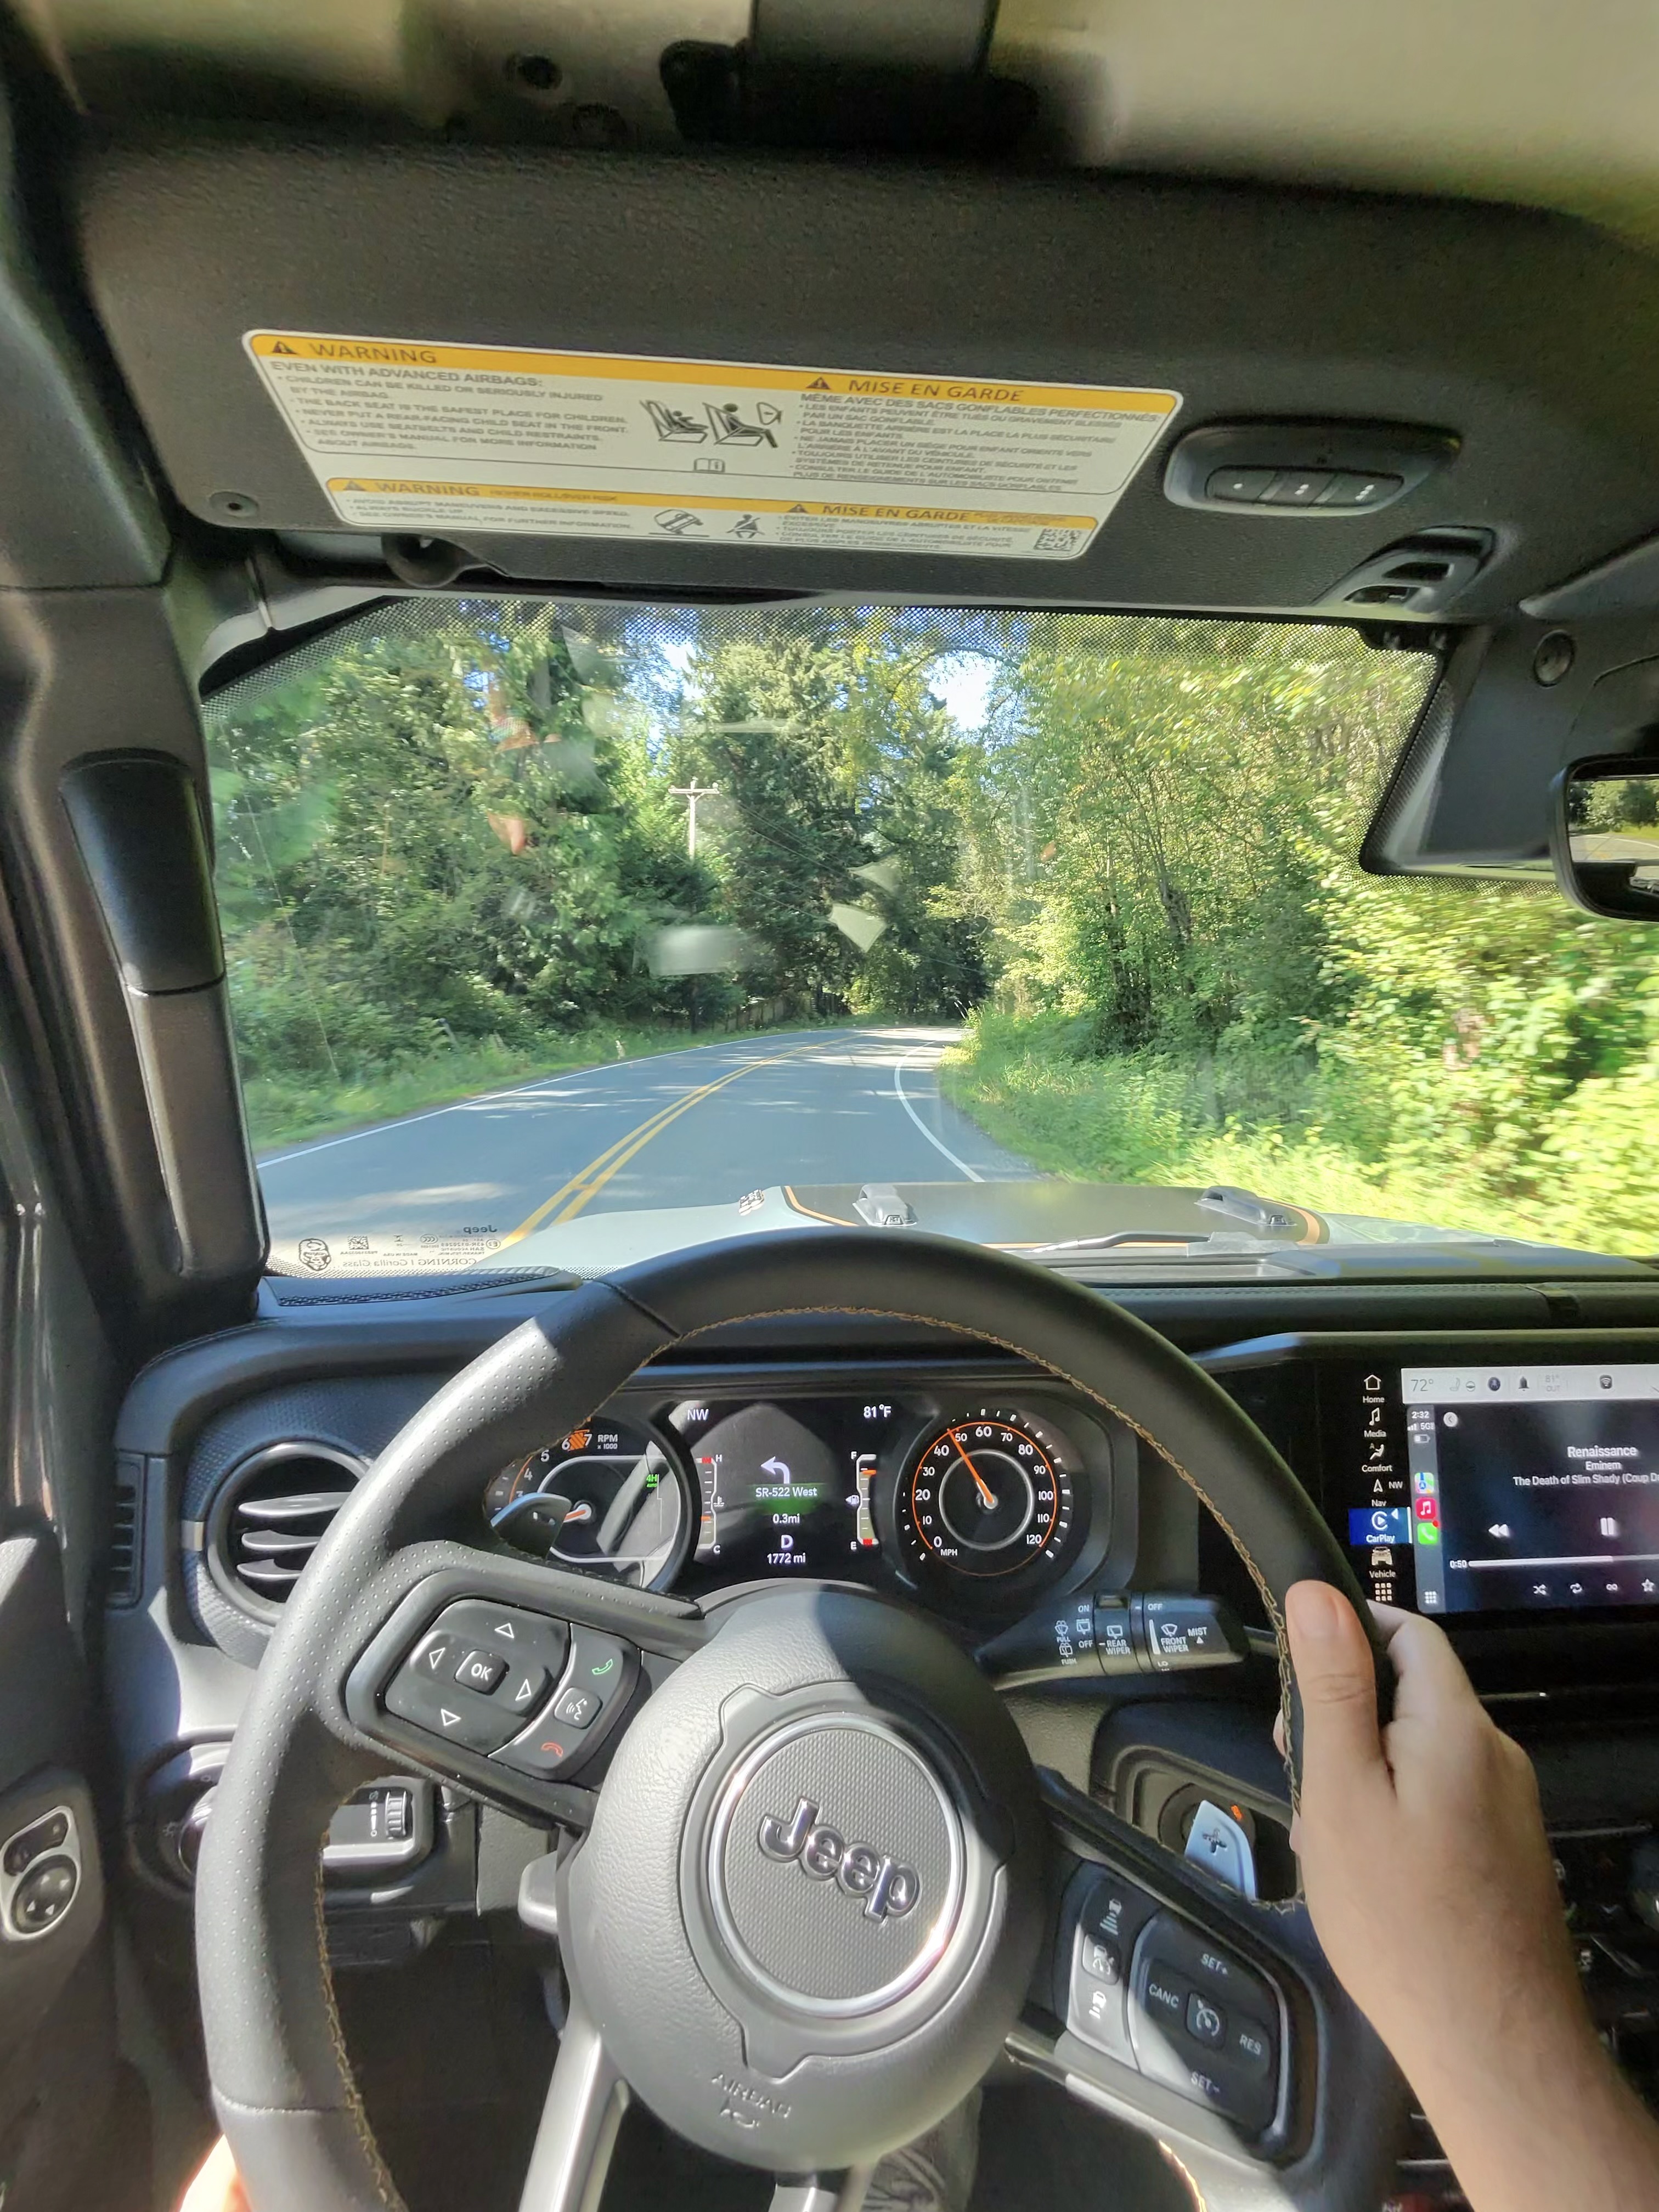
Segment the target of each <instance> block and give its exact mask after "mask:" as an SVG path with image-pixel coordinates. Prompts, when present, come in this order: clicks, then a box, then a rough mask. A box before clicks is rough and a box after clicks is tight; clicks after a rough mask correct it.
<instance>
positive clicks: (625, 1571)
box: [483, 1421, 691, 1589]
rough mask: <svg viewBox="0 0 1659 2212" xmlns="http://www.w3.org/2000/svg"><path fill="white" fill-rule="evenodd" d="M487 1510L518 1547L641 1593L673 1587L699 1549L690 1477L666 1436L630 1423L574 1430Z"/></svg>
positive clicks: (491, 1498)
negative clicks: (690, 1551) (694, 1546)
mask: <svg viewBox="0 0 1659 2212" xmlns="http://www.w3.org/2000/svg"><path fill="white" fill-rule="evenodd" d="M483 1504H484V1516H485V1518H486V1519H487V1520H488V1521H489V1525H490V1527H491V1528H493V1529H494V1531H495V1534H496V1535H497V1536H499V1537H501V1539H502V1540H503V1541H505V1542H507V1543H509V1544H511V1545H513V1547H514V1548H515V1549H517V1550H519V1551H523V1552H532V1553H535V1554H536V1555H537V1556H538V1558H541V1559H550V1560H551V1561H552V1562H553V1563H554V1564H555V1565H557V1566H562V1567H576V1568H580V1569H581V1570H583V1571H585V1572H586V1573H589V1574H601V1575H607V1576H610V1577H612V1578H613V1579H615V1580H617V1581H619V1582H626V1583H632V1584H633V1585H634V1586H635V1588H636V1589H661V1588H663V1587H664V1586H665V1584H666V1583H669V1582H671V1580H672V1579H673V1576H674V1572H675V1570H676V1569H677V1568H678V1566H679V1565H680V1564H681V1562H682V1561H683V1560H684V1557H685V1553H686V1550H687V1547H688V1546H689V1544H690V1537H691V1508H690V1492H689V1488H688V1484H687V1480H686V1477H685V1475H684V1474H683V1472H682V1471H681V1469H680V1468H679V1467H678V1464H677V1462H676V1461H675V1460H674V1458H673V1457H671V1455H670V1453H669V1451H668V1450H667V1449H665V1447H664V1445H663V1443H661V1442H660V1441H659V1439H658V1438H657V1437H653V1436H650V1435H647V1433H646V1431H644V1430H642V1429H636V1428H635V1427H633V1426H632V1425H629V1424H628V1423H626V1422H621V1421H594V1422H592V1423H590V1424H589V1425H586V1427H583V1428H580V1429H573V1430H572V1431H570V1433H569V1434H568V1436H564V1437H560V1438H559V1439H558V1440H557V1442H556V1443H550V1444H546V1445H544V1447H543V1448H542V1449H541V1450H540V1451H536V1452H532V1453H531V1455H530V1456H529V1457H528V1458H527V1459H524V1460H517V1461H515V1462H513V1465H512V1466H511V1467H506V1468H502V1470H501V1473H500V1474H498V1475H497V1476H496V1477H495V1480H494V1481H493V1482H492V1483H491V1484H490V1486H489V1489H488V1490H487V1491H486V1492H484V1501H483Z"/></svg>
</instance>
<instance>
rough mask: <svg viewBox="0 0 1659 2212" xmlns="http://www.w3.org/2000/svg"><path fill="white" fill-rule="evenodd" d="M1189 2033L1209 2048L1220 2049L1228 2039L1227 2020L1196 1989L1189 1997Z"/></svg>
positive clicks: (1212, 2049)
mask: <svg viewBox="0 0 1659 2212" xmlns="http://www.w3.org/2000/svg"><path fill="white" fill-rule="evenodd" d="M1187 2033H1188V2035H1190V2036H1191V2037H1192V2039H1193V2040H1194V2042H1195V2043H1201V2044H1203V2045H1205V2047H1206V2049H1207V2050H1210V2051H1219V2050H1220V2048H1221V2046H1222V2045H1223V2044H1224V2043H1225V2041H1226V2040H1227V2022H1226V2020H1225V2016H1224V2015H1222V2014H1221V2013H1219V2012H1218V2010H1217V2009H1216V2008H1215V2006H1214V2005H1212V2003H1211V2002H1210V2000H1209V1999H1208V1997H1206V1996H1200V1994H1199V1992H1198V1991H1197V1990H1193V1991H1192V1993H1191V1994H1190V1996H1188V1999H1187Z"/></svg>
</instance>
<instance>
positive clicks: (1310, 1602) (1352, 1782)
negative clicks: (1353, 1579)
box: [1285, 1582, 1388, 1791]
mask: <svg viewBox="0 0 1659 2212" xmlns="http://www.w3.org/2000/svg"><path fill="white" fill-rule="evenodd" d="M1285 1624H1286V1626H1287V1627H1288V1629H1289V1631H1290V1639H1291V1665H1292V1666H1293V1667H1294V1668H1295V1669H1296V1680H1297V1688H1298V1689H1299V1690H1300V1692H1301V1693H1302V1747H1303V1771H1304V1786H1305V1787H1306V1788H1307V1789H1309V1790H1323V1789H1325V1788H1326V1787H1330V1788H1331V1789H1333V1790H1344V1791H1346V1790H1352V1789H1354V1788H1356V1787H1360V1786H1364V1784H1365V1783H1366V1782H1367V1781H1368V1780H1370V1781H1379V1780H1384V1779H1386V1777H1387V1773H1388V1769H1387V1766H1386V1765H1385V1763H1384V1760H1383V1739H1382V1735H1381V1733H1380V1731H1379V1729H1378V1726H1377V1718H1376V1663H1375V1662H1374V1660H1373V1659H1372V1656H1371V1647H1370V1644H1369V1642H1368V1641H1367V1640H1366V1636H1365V1632H1364V1629H1363V1628H1362V1627H1361V1626H1360V1625H1359V1617H1358V1614H1357V1613H1355V1612H1354V1609H1353V1607H1352V1606H1351V1605H1350V1604H1349V1603H1348V1601H1347V1600H1346V1598H1345V1597H1344V1596H1343V1595H1342V1594H1341V1592H1340V1590H1334V1589H1332V1588H1331V1587H1330V1585H1329V1584H1328V1583H1321V1582H1304V1583H1291V1587H1290V1589H1288V1590H1287V1591H1286V1592H1285Z"/></svg>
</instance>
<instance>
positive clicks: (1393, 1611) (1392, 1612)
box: [1370, 1598, 1422, 1645]
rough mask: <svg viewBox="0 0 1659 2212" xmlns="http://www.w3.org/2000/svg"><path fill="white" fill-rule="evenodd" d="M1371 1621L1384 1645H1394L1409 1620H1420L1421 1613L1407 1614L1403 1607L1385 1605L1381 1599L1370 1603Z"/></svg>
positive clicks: (1372, 1600)
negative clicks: (1373, 1622) (1374, 1624)
mask: <svg viewBox="0 0 1659 2212" xmlns="http://www.w3.org/2000/svg"><path fill="white" fill-rule="evenodd" d="M1370 1608H1371V1619H1372V1620H1374V1621H1375V1622H1376V1626H1377V1632H1378V1633H1379V1635H1380V1636H1381V1637H1382V1638H1383V1643H1384V1644H1385V1645H1386V1644H1392V1643H1393V1641H1394V1639H1395V1637H1396V1636H1398V1635H1399V1633H1400V1632H1401V1629H1402V1628H1403V1627H1404V1626H1405V1625H1406V1623H1407V1621H1408V1620H1421V1618H1422V1615H1421V1614H1420V1613H1407V1611H1406V1609H1405V1607H1403V1606H1399V1605H1384V1604H1383V1601H1381V1599H1380V1598H1372V1599H1371V1601H1370Z"/></svg>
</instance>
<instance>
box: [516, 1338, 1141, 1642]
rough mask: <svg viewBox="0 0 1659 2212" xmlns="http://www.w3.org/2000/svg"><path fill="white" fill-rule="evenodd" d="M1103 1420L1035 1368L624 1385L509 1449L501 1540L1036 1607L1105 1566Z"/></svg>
mask: <svg viewBox="0 0 1659 2212" xmlns="http://www.w3.org/2000/svg"><path fill="white" fill-rule="evenodd" d="M1111 1504H1112V1448H1111V1443H1110V1440H1109V1437H1108V1434H1107V1432H1106V1430H1105V1428H1104V1427H1103V1425H1102V1422H1101V1420H1100V1419H1099V1418H1098V1417H1097V1415H1096V1414H1094V1413H1091V1412H1089V1411H1087V1410H1085V1407H1083V1406H1082V1405H1080V1404H1079V1402H1078V1401H1076V1400H1075V1399H1068V1398H1066V1397H1065V1396H1063V1395H1058V1394H1055V1393H1054V1392H1052V1391H1051V1390H1047V1389H1042V1387H1040V1386H1036V1387H1027V1388H1025V1389H1021V1390H1016V1391H1005V1392H1003V1393H1000V1394H997V1395H989V1394H986V1395H979V1394H975V1393H974V1392H972V1391H971V1390H969V1391H964V1390H963V1389H961V1388H960V1386H957V1387H951V1385H950V1384H949V1383H947V1384H946V1385H945V1387H944V1388H943V1389H941V1388H939V1385H938V1383H935V1384H934V1385H933V1387H931V1388H930V1387H928V1386H927V1383H926V1382H923V1383H920V1384H912V1385H908V1386H907V1385H906V1384H904V1383H891V1384H890V1385H889V1387H888V1388H886V1389H884V1390H882V1391H880V1392H874V1393H872V1392H868V1391H866V1392H862V1393H859V1394H857V1395H846V1394H843V1393H830V1394H824V1395H820V1394H819V1393H818V1392H817V1391H815V1390H814V1389H812V1388H811V1384H810V1383H808V1384H806V1385H805V1388H798V1389H794V1390H791V1389H789V1388H787V1386H786V1387H784V1388H782V1389H776V1388H775V1389H773V1390H771V1391H769V1393H768V1394H767V1395H764V1396H758V1397H752V1398H751V1397H749V1396H747V1395H735V1396H733V1395H729V1394H728V1393H727V1392H725V1391H720V1390H717V1389H704V1390H703V1391H702V1392H701V1393H694V1394H691V1395H684V1396H673V1397H667V1398H665V1397H662V1396H660V1395H638V1396H630V1397H629V1398H627V1399H625V1400H623V1401H617V1408H616V1409H615V1410H614V1411H613V1410H612V1409H611V1408H607V1409H606V1411H605V1413H604V1414H602V1415H601V1416H600V1417H599V1418H598V1419H595V1420H593V1421H592V1422H591V1423H590V1424H588V1425H586V1426H584V1427H583V1428H580V1429H579V1430H576V1431H573V1432H572V1433H571V1434H569V1435H568V1436H565V1437H559V1438H556V1439H555V1440H554V1441H552V1442H550V1443H548V1444H547V1445H545V1446H544V1447H543V1448H542V1449H540V1450H538V1451H536V1452H533V1453H532V1454H531V1455H529V1456H528V1457H527V1458H526V1459H524V1460H522V1461H518V1462H514V1463H513V1464H512V1465H510V1466H508V1467H506V1468H501V1470H500V1472H499V1473H497V1474H495V1476H494V1477H493V1478H492V1480H490V1482H489V1485H488V1486H487V1487H486V1489H485V1491H484V1493H483V1519H484V1522H485V1523H486V1525H487V1526H488V1528H489V1531H490V1534H491V1535H492V1537H493V1538H494V1539H495V1541H496V1542H498V1543H502V1544H505V1545H507V1546H510V1547H513V1548H514V1549H518V1550H521V1551H526V1552H528V1553H532V1555H534V1556H538V1557H542V1558H545V1559H549V1560H550V1562H552V1563H553V1564H555V1565H559V1566H563V1567H570V1568H574V1569H577V1570H579V1571H584V1572H587V1573H594V1574H600V1575H605V1576H607V1577H615V1578H616V1579H617V1580H619V1581H623V1582H626V1583H630V1584H632V1585H634V1586H635V1587H637V1588H643V1589H658V1590H665V1589H672V1590H675V1591H678V1592H679V1593H681V1594H682V1595H687V1596H692V1597H699V1596H704V1595H708V1594H709V1593H711V1592H713V1591H715V1590H718V1589H724V1588H727V1587H730V1586H731V1585H732V1584H734V1583H747V1582H754V1581H767V1580H774V1579H776V1580H799V1579H801V1578H803V1577H818V1578H825V1579H830V1580H835V1581H842V1582H856V1583H862V1584H864V1585H866V1586H867V1587H870V1588H873V1589H882V1590H885V1591H887V1592H889V1593H890V1594H891V1595H908V1596H911V1597H914V1598H915V1599H917V1600H918V1601H921V1602H922V1603H924V1604H926V1605H927V1606H928V1607H929V1608H930V1609H931V1610H933V1611H936V1612H938V1613H943V1614H945V1615H946V1616H948V1617H952V1618H955V1619H957V1620H963V1621H964V1622H974V1621H981V1620H982V1621H986V1622H987V1623H988V1622H994V1621H1000V1620H1005V1619H1006V1618H1009V1617H1010V1616H1012V1615H1013V1614H1017V1613H1022V1612H1024V1611H1026V1610H1028V1609H1029V1608H1030V1607H1031V1606H1033V1605H1035V1604H1037V1603H1038V1602H1040V1601H1042V1600H1043V1599H1045V1598H1047V1597H1048V1596H1050V1595H1053V1594H1054V1592H1056V1591H1057V1590H1060V1589H1065V1588H1067V1587H1069V1586H1070V1585H1071V1584H1072V1583H1073V1582H1074V1581H1075V1580H1076V1579H1077V1577H1078V1576H1079V1571H1080V1572H1081V1573H1083V1574H1084V1575H1085V1576H1086V1575H1087V1574H1088V1573H1089V1572H1090V1571H1091V1570H1092V1569H1094V1568H1096V1567H1097V1565H1098V1564H1099V1562H1100V1560H1101V1559H1102V1557H1103V1553H1104V1551H1105V1548H1106V1540H1107V1538H1108V1537H1109V1530H1110V1526H1111Z"/></svg>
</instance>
